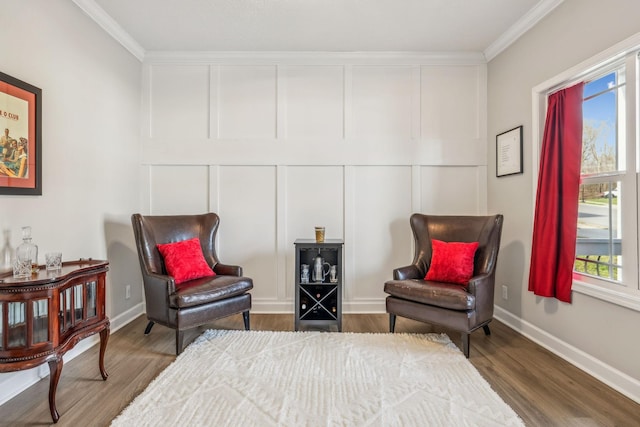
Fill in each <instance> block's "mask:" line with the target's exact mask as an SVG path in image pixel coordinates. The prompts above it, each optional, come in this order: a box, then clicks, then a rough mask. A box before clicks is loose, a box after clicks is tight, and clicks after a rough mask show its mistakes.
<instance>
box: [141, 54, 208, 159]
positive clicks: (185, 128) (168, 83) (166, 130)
mask: <svg viewBox="0 0 640 427" xmlns="http://www.w3.org/2000/svg"><path fill="white" fill-rule="evenodd" d="M150 80H151V81H150V84H149V86H150V92H151V93H150V94H149V98H150V109H151V111H150V116H151V120H150V123H151V129H150V130H146V129H143V135H146V134H148V133H149V132H150V133H151V136H152V137H153V138H165V139H168V140H169V141H170V144H171V145H172V146H173V147H175V148H176V150H178V149H179V147H180V144H181V143H183V142H184V140H185V139H186V138H207V137H208V136H209V135H208V130H209V67H208V66H203V65H200V66H196V65H188V66H176V65H167V66H163V65H157V66H154V67H153V68H152V70H151V77H150Z"/></svg>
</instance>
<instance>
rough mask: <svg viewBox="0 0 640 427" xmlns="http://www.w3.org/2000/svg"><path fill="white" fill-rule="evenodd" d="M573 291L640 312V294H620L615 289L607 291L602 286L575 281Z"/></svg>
mask: <svg viewBox="0 0 640 427" xmlns="http://www.w3.org/2000/svg"><path fill="white" fill-rule="evenodd" d="M571 290H572V291H574V292H578V293H580V294H583V295H588V296H591V297H594V298H598V299H601V300H603V301H607V302H610V303H612V304H616V305H619V306H621V307H625V308H629V309H631V310H635V311H640V293H639V294H636V295H630V294H628V293H625V292H619V291H615V290H613V289H605V288H602V287H600V286H597V285H593V284H591V283H587V282H582V281H579V280H575V279H574V281H573V286H572V288H571Z"/></svg>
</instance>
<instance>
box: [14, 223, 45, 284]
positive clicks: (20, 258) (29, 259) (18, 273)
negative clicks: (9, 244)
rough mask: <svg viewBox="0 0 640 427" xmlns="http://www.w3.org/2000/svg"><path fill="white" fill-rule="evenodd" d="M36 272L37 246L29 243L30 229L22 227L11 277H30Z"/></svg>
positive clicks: (37, 268)
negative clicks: (20, 240) (20, 239)
mask: <svg viewBox="0 0 640 427" xmlns="http://www.w3.org/2000/svg"><path fill="white" fill-rule="evenodd" d="M38 270H39V267H38V246H36V245H35V244H33V243H32V242H31V227H29V226H26V227H22V243H21V244H20V245H19V246H18V247H17V248H16V259H15V262H14V264H13V276H14V277H31V274H33V273H37V272H38Z"/></svg>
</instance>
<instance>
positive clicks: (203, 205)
mask: <svg viewBox="0 0 640 427" xmlns="http://www.w3.org/2000/svg"><path fill="white" fill-rule="evenodd" d="M296 58H297V56H296V55H291V56H284V57H282V58H278V57H274V58H269V57H264V56H263V57H259V58H250V57H249V58H240V57H237V56H235V55H229V57H222V58H218V59H215V60H212V61H211V62H210V63H207V61H206V60H203V58H197V59H196V60H194V61H191V62H190V61H187V60H185V61H184V63H182V62H180V60H176V62H175V63H174V64H172V63H171V61H163V62H162V63H147V64H145V73H143V76H145V78H147V79H148V81H146V82H145V83H146V84H145V85H144V87H145V90H146V91H147V92H146V93H145V95H146V97H145V100H144V102H143V106H144V108H146V111H144V114H145V115H147V116H148V118H147V119H146V120H143V122H145V123H150V124H151V125H150V129H152V132H151V135H149V133H147V132H145V131H144V129H143V133H142V134H143V138H142V153H141V157H142V163H143V165H144V166H145V167H146V168H147V169H145V170H147V171H148V173H147V174H145V175H143V176H144V177H147V176H148V180H146V179H143V180H142V182H143V186H144V187H145V188H143V189H142V194H143V197H145V200H143V206H146V207H148V210H149V211H150V212H151V213H153V214H179V213H194V212H203V211H208V210H210V211H214V212H218V213H219V214H220V216H221V221H222V222H221V228H220V238H219V240H218V244H219V251H220V256H221V259H222V260H223V261H224V262H230V263H237V264H240V265H242V266H243V267H244V269H245V274H247V275H248V276H250V277H252V278H253V279H254V283H255V288H254V291H253V303H254V310H255V311H257V312H260V311H262V312H286V313H293V296H294V293H293V291H294V288H293V278H294V277H295V275H297V274H298V273H299V272H295V271H294V261H295V260H294V246H293V242H294V241H295V239H298V238H313V237H314V234H313V228H314V226H316V225H322V226H324V227H326V233H327V238H341V239H344V241H345V246H344V256H345V263H344V267H345V268H344V276H345V277H344V279H345V280H344V310H345V312H347V313H348V312H376V311H377V312H382V311H384V298H385V294H384V292H383V284H384V281H385V280H387V279H389V278H391V277H392V271H393V269H394V268H396V267H399V266H402V265H407V264H409V263H410V262H411V260H412V257H413V248H412V246H413V237H412V234H411V230H410V227H409V216H410V215H411V213H413V212H423V213H434V214H483V213H485V212H486V204H487V202H486V185H487V184H486V179H487V166H486V164H487V159H486V145H487V144H486V141H485V139H486V137H484V135H486V87H485V86H486V81H485V80H486V78H485V68H486V66H485V65H484V64H477V63H476V64H467V63H464V64H458V63H455V62H453V63H451V64H448V65H447V64H446V61H444V63H441V62H438V64H437V65H430V64H425V63H423V62H420V60H414V58H411V57H409V58H400V59H385V60H381V61H378V60H377V59H376V58H375V57H371V58H363V57H360V58H358V59H357V60H352V59H349V57H347V56H340V55H336V56H335V57H330V58H329V57H327V58H325V59H324V60H323V59H314V58H309V57H304V58H302V56H301V57H300V59H299V60H298V59H296ZM194 63H195V64H194ZM191 64H194V65H191ZM143 127H146V125H143Z"/></svg>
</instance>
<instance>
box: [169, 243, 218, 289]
mask: <svg viewBox="0 0 640 427" xmlns="http://www.w3.org/2000/svg"><path fill="white" fill-rule="evenodd" d="M157 247H158V251H160V254H161V255H162V258H164V266H165V267H166V269H167V274H169V276H172V277H173V280H174V281H175V283H176V285H179V284H180V283H183V282H186V281H188V280H191V279H198V278H200V277H209V276H215V275H216V273H214V271H213V270H212V269H211V267H209V264H207V261H206V260H205V259H204V255H203V254H202V248H201V247H200V240H199V239H198V238H197V237H194V238H193V239H189V240H183V241H181V242H175V243H160V244H158V245H157Z"/></svg>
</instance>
